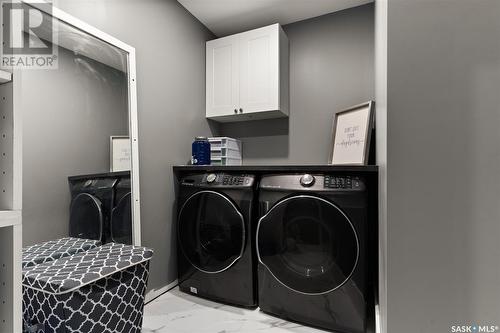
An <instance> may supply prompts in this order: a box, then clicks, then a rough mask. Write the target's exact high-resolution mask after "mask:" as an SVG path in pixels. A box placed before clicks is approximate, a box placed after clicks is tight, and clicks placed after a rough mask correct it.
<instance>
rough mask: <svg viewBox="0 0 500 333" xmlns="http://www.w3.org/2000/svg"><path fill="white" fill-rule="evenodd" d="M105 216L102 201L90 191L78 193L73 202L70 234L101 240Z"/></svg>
mask: <svg viewBox="0 0 500 333" xmlns="http://www.w3.org/2000/svg"><path fill="white" fill-rule="evenodd" d="M103 223H104V216H103V211H102V203H101V201H100V200H99V199H97V198H96V197H94V196H93V195H91V194H89V193H80V194H78V195H77V196H76V197H75V198H74V199H73V201H72V202H71V208H70V217H69V235H70V236H71V237H76V238H86V239H95V240H101V237H102V228H103Z"/></svg>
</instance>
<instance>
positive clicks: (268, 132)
mask: <svg viewBox="0 0 500 333" xmlns="http://www.w3.org/2000/svg"><path fill="white" fill-rule="evenodd" d="M284 30H285V32H286V34H287V35H288V39H289V41H290V117H289V118H286V119H275V120H263V121H253V122H242V123H231V124H222V125H221V126H220V128H219V134H220V135H224V136H230V137H236V138H241V139H242V141H243V158H244V163H246V164H280V163H281V164H283V163H284V164H321V163H326V162H327V160H328V156H329V152H330V149H331V131H332V122H333V115H334V113H335V112H336V111H340V110H342V109H344V108H347V107H349V106H352V105H355V104H359V103H362V102H365V101H368V100H372V99H374V95H375V87H374V62H373V58H374V7H373V4H369V5H364V6H360V7H356V8H352V9H348V10H344V11H340V12H336V13H332V14H329V15H324V16H321V17H318V18H314V19H310V20H306V21H301V22H297V23H293V24H289V25H286V26H284Z"/></svg>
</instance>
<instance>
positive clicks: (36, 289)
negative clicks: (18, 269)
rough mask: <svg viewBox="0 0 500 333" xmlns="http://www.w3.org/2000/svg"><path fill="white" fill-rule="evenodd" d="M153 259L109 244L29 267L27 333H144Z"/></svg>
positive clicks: (25, 279) (144, 250)
mask: <svg viewBox="0 0 500 333" xmlns="http://www.w3.org/2000/svg"><path fill="white" fill-rule="evenodd" d="M152 256H153V251H152V250H150V249H147V248H143V247H135V246H130V245H123V244H115V243H109V244H106V245H103V246H100V247H97V248H93V249H90V250H88V251H85V252H80V253H77V254H74V255H72V256H69V257H64V258H60V259H57V260H53V261H48V262H45V263H42V264H38V265H34V266H29V267H25V268H24V269H23V318H24V327H25V332H30V333H31V332H36V333H41V332H43V333H63V332H64V333H68V332H79V333H139V332H141V327H142V319H143V311H144V295H145V292H146V286H147V281H148V275H149V261H150V259H151V258H152Z"/></svg>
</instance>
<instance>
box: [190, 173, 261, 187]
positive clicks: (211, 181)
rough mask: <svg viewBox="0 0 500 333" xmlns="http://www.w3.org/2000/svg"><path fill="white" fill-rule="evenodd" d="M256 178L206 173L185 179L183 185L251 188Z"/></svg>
mask: <svg viewBox="0 0 500 333" xmlns="http://www.w3.org/2000/svg"><path fill="white" fill-rule="evenodd" d="M254 179H255V176H253V175H247V174H226V173H206V174H198V175H191V176H187V177H184V178H183V179H182V180H181V185H184V186H195V187H217V186H222V187H249V186H253V184H254Z"/></svg>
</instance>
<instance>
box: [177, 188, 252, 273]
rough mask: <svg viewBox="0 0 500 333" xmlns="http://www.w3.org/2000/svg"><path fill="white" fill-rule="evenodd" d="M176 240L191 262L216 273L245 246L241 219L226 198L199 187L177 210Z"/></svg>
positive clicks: (233, 260) (228, 265)
mask: <svg viewBox="0 0 500 333" xmlns="http://www.w3.org/2000/svg"><path fill="white" fill-rule="evenodd" d="M178 237H179V244H180V247H181V249H182V251H183V252H184V254H185V255H186V257H187V258H188V260H189V261H190V262H191V264H192V265H193V266H195V267H196V268H198V269H199V270H201V271H203V272H206V273H218V272H221V271H224V270H226V269H227V268H229V267H230V266H232V264H234V263H235V262H236V261H237V260H238V259H239V258H240V257H241V255H242V253H243V249H244V246H245V222H244V219H243V216H242V215H241V213H240V212H239V211H238V209H237V208H236V206H235V205H234V204H233V203H232V201H231V200H230V199H228V198H227V197H225V196H224V195H222V194H220V193H217V192H213V191H200V192H197V193H196V194H194V195H193V196H191V197H190V198H189V199H187V200H186V202H185V204H184V205H183V206H182V208H181V210H180V212H179V223H178Z"/></svg>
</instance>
